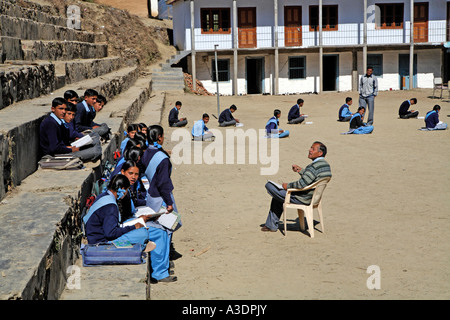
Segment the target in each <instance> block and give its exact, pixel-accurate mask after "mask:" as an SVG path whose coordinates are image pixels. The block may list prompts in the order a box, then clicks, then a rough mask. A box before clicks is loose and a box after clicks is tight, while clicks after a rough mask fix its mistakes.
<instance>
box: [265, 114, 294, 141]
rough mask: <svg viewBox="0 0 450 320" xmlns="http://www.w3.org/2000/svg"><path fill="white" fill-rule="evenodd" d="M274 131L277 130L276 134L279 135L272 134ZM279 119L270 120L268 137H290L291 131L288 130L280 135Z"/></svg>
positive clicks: (267, 127) (267, 124)
mask: <svg viewBox="0 0 450 320" xmlns="http://www.w3.org/2000/svg"><path fill="white" fill-rule="evenodd" d="M272 130H275V132H277V133H272ZM278 130H279V129H278V119H277V118H276V117H275V116H273V117H272V118H270V119H269V121H267V123H266V134H267V137H270V138H284V137H287V136H289V131H288V130H286V131H284V132H283V133H278V132H279V131H278Z"/></svg>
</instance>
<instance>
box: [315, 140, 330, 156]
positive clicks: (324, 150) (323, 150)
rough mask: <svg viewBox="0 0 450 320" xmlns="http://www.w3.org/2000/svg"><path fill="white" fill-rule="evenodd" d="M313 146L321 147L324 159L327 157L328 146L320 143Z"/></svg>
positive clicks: (316, 142) (317, 142)
mask: <svg viewBox="0 0 450 320" xmlns="http://www.w3.org/2000/svg"><path fill="white" fill-rule="evenodd" d="M313 144H318V145H319V150H320V151H322V157H325V156H326V155H327V146H326V145H324V144H323V143H322V142H320V141H314V143H313Z"/></svg>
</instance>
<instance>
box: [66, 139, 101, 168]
mask: <svg viewBox="0 0 450 320" xmlns="http://www.w3.org/2000/svg"><path fill="white" fill-rule="evenodd" d="M89 135H90V136H91V138H92V141H93V143H92V145H91V146H88V147H85V148H83V149H82V150H80V151H76V152H72V154H73V155H74V156H75V157H78V158H80V159H81V161H96V160H97V159H100V158H101V156H102V144H101V142H100V136H99V134H98V133H96V132H91V133H90V134H89Z"/></svg>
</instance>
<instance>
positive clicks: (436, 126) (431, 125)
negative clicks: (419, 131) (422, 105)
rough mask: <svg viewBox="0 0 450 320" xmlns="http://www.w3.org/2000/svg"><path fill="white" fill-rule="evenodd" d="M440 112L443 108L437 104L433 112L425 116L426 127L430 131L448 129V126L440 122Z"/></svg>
mask: <svg viewBox="0 0 450 320" xmlns="http://www.w3.org/2000/svg"><path fill="white" fill-rule="evenodd" d="M440 110H441V106H440V105H438V104H437V105H435V106H434V107H433V110H431V111H428V112H427V114H426V116H425V126H426V128H427V129H428V130H445V129H447V124H446V123H445V122H442V121H439V111H440Z"/></svg>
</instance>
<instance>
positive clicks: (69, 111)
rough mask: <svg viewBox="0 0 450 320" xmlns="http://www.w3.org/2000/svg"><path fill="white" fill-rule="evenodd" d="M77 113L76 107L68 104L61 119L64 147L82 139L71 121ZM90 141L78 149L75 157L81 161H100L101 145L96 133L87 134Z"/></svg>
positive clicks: (81, 135)
mask: <svg viewBox="0 0 450 320" xmlns="http://www.w3.org/2000/svg"><path fill="white" fill-rule="evenodd" d="M76 111H77V107H76V105H74V104H73V103H70V102H68V103H67V108H66V114H65V116H64V118H63V120H62V121H63V125H64V129H63V140H64V144H65V145H67V146H68V145H70V144H71V143H72V142H74V141H76V140H78V139H80V138H83V137H84V135H83V134H82V133H79V132H78V131H77V130H75V126H74V123H73V119H74V118H75V114H76ZM89 136H90V137H91V139H92V143H90V144H88V145H85V146H82V147H80V151H78V152H77V157H79V158H80V159H81V160H84V161H86V160H92V161H95V160H97V159H100V158H101V156H102V144H101V142H100V136H99V135H98V133H96V132H91V133H89Z"/></svg>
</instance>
